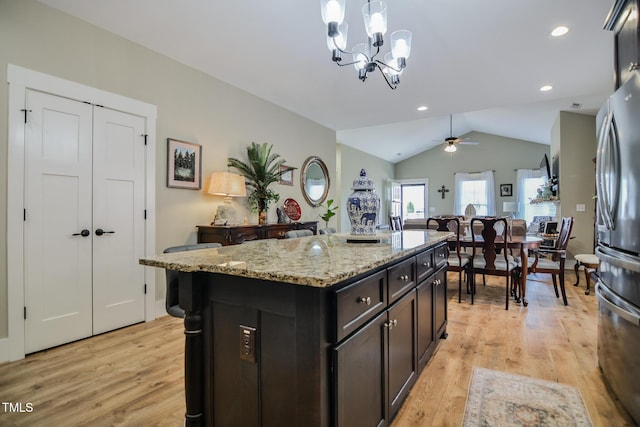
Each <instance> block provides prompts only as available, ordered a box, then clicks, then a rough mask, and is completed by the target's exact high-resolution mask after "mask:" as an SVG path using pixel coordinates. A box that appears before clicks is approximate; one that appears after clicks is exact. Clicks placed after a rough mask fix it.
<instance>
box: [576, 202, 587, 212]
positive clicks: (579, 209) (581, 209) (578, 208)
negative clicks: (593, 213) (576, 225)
mask: <svg viewBox="0 0 640 427" xmlns="http://www.w3.org/2000/svg"><path fill="white" fill-rule="evenodd" d="M585 210H586V208H585V205H584V204H582V203H578V204H577V205H576V212H584V211H585Z"/></svg>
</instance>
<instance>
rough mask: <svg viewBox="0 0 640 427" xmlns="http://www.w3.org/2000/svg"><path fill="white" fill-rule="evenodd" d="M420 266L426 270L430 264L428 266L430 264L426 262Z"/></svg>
mask: <svg viewBox="0 0 640 427" xmlns="http://www.w3.org/2000/svg"><path fill="white" fill-rule="evenodd" d="M422 266H423V267H427V268H429V267H431V264H430V263H428V262H423V263H422Z"/></svg>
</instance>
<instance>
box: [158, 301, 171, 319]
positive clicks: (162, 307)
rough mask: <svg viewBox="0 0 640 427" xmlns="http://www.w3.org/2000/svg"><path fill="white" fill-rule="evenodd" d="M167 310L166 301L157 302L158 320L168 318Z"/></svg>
mask: <svg viewBox="0 0 640 427" xmlns="http://www.w3.org/2000/svg"><path fill="white" fill-rule="evenodd" d="M168 315H169V313H167V308H166V307H165V303H164V299H159V300H156V319H157V318H158V317H162V316H168Z"/></svg>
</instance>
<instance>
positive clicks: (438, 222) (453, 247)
mask: <svg viewBox="0 0 640 427" xmlns="http://www.w3.org/2000/svg"><path fill="white" fill-rule="evenodd" d="M432 225H433V226H435V227H434V228H435V229H436V230H437V231H451V232H453V233H455V240H453V239H452V240H450V241H449V242H448V243H449V245H448V249H449V256H448V257H447V271H453V272H457V273H458V302H461V301H462V273H463V272H464V276H465V281H466V284H467V293H470V294H471V304H473V289H472V287H471V271H470V266H471V256H470V255H469V254H467V253H465V252H462V251H461V250H460V220H459V219H458V218H456V217H430V218H428V219H427V228H432Z"/></svg>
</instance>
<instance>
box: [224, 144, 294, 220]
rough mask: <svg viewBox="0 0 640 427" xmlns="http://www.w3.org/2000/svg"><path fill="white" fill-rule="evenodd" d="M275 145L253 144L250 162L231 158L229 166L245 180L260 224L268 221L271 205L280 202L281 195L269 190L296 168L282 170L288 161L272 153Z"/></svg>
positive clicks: (248, 154) (250, 200)
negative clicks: (268, 210)
mask: <svg viewBox="0 0 640 427" xmlns="http://www.w3.org/2000/svg"><path fill="white" fill-rule="evenodd" d="M272 148H273V145H271V144H267V143H266V142H265V143H262V144H256V143H255V142H252V143H251V145H249V146H248V147H247V157H248V160H249V161H248V162H244V161H242V160H239V159H236V158H234V157H229V158H228V159H227V166H230V167H233V168H235V169H237V170H238V173H239V174H240V175H242V176H244V178H245V182H246V184H247V187H248V188H249V196H248V200H249V204H250V205H251V210H252V211H254V212H258V223H259V224H265V223H266V221H267V209H268V208H269V203H271V202H277V201H278V200H280V195H279V194H278V193H276V192H275V191H273V190H272V189H270V188H269V186H270V185H271V184H273V183H274V182H278V181H279V180H280V176H281V175H282V174H284V173H287V172H290V171H292V170H294V169H296V168H294V167H291V166H287V167H284V168H281V166H282V165H284V164H285V163H286V161H285V160H284V159H283V158H281V157H280V155H279V154H277V153H272V152H271V150H272Z"/></svg>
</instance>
